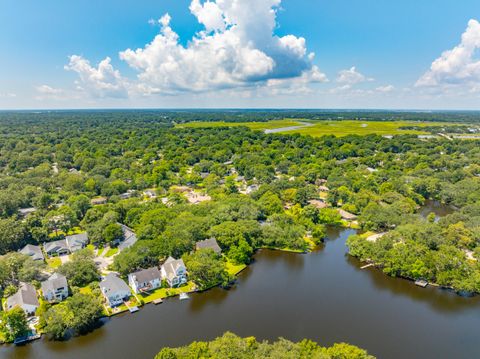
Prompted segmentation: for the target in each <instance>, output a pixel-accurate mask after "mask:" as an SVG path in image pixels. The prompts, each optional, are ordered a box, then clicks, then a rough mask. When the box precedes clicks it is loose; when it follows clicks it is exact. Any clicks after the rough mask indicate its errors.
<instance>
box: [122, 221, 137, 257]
mask: <svg viewBox="0 0 480 359" xmlns="http://www.w3.org/2000/svg"><path fill="white" fill-rule="evenodd" d="M119 224H120V226H121V227H122V230H123V241H122V242H121V243H120V244H119V245H118V250H119V251H123V250H124V249H125V248H129V247H131V246H133V245H134V244H135V243H136V242H137V235H136V234H135V232H134V231H133V229H131V228H128V227H127V226H126V225H124V224H121V223H119Z"/></svg>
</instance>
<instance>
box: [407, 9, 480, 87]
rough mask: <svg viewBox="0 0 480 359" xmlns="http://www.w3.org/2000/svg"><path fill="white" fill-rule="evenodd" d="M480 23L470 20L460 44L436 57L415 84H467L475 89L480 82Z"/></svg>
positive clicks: (433, 85) (432, 85) (435, 85)
mask: <svg viewBox="0 0 480 359" xmlns="http://www.w3.org/2000/svg"><path fill="white" fill-rule="evenodd" d="M479 49H480V23H479V22H478V21H477V20H473V19H472V20H470V21H469V22H468V26H467V29H466V30H465V32H464V33H463V35H462V39H461V42H460V44H458V45H457V46H455V47H454V48H453V49H451V50H448V51H445V52H444V53H443V54H442V55H441V56H440V57H439V58H438V59H436V60H435V61H434V62H433V63H432V65H431V67H430V70H429V71H427V72H426V73H425V74H424V75H423V76H422V77H421V78H420V79H419V80H418V81H417V83H416V84H415V86H416V87H452V86H466V87H469V88H471V89H472V90H474V89H475V88H476V87H478V84H479V82H480V59H479V58H478V50H479Z"/></svg>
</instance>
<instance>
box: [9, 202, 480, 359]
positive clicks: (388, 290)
mask: <svg viewBox="0 0 480 359" xmlns="http://www.w3.org/2000/svg"><path fill="white" fill-rule="evenodd" d="M430 211H431V210H429V211H427V213H428V212H430ZM435 211H436V212H437V213H438V214H439V215H441V214H444V213H440V211H437V210H435ZM441 211H443V209H441ZM352 233H354V231H353V230H330V231H329V233H328V237H329V240H328V241H327V242H326V244H325V246H323V247H322V248H319V249H318V250H317V251H315V252H313V253H310V254H306V255H298V254H289V253H282V252H273V251H261V252H259V253H258V254H257V255H256V256H255V263H253V264H252V265H251V266H250V267H249V268H248V269H247V270H246V271H245V272H244V273H243V274H242V275H241V276H240V278H239V280H238V283H237V285H236V286H235V287H234V288H233V289H231V290H229V291H225V290H222V289H214V290H211V291H209V292H206V293H202V294H195V295H192V296H191V299H190V300H189V301H182V302H180V301H179V300H178V299H171V300H167V301H166V302H165V303H164V304H162V305H159V306H154V305H147V306H146V307H144V308H143V309H142V310H141V311H140V312H138V313H135V314H125V315H122V316H120V317H116V318H112V319H109V320H107V321H106V323H105V325H103V326H102V327H101V328H100V329H98V330H96V331H94V332H93V333H91V334H89V335H86V336H82V337H78V338H74V339H72V340H70V341H67V342H50V341H48V340H44V339H42V340H40V341H37V342H35V343H32V344H30V345H26V346H23V347H14V346H9V347H2V348H1V349H0V357H1V358H2V359H3V358H5V359H7V358H48V359H50V358H62V359H64V358H88V359H92V358H117V359H122V358H152V357H153V356H154V355H155V354H156V353H157V352H158V351H159V349H160V348H161V347H162V346H178V345H183V344H187V343H189V342H191V341H193V340H209V339H212V338H215V337H216V336H219V335H221V334H222V333H223V332H225V331H227V330H230V331H233V332H235V333H237V334H239V335H241V336H250V335H253V336H256V337H257V338H259V339H269V340H273V339H276V338H277V337H280V336H283V337H286V338H289V339H291V340H294V341H296V340H300V339H302V338H310V339H313V340H316V341H318V342H320V343H321V344H323V345H330V344H332V343H334V342H340V341H346V342H349V343H352V344H355V345H358V346H361V347H364V348H366V349H368V350H369V351H370V352H371V353H372V354H374V355H376V356H377V357H379V358H402V359H404V358H422V359H423V358H426V359H428V358H435V359H439V358H456V359H462V358H465V359H467V358H468V359H471V358H480V332H479V328H480V298H479V297H475V298H462V297H459V296H456V295H455V294H452V293H450V292H447V291H443V290H439V289H433V288H427V289H421V288H419V287H416V286H415V285H414V284H413V283H411V282H408V281H405V280H401V279H394V278H388V277H386V276H384V275H383V274H382V273H380V272H379V271H376V270H374V269H366V270H361V269H360V266H361V264H360V263H358V261H356V260H355V259H352V258H350V257H348V256H347V255H346V247H345V240H346V239H347V237H348V236H349V235H350V234H352Z"/></svg>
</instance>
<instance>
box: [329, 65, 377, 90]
mask: <svg viewBox="0 0 480 359" xmlns="http://www.w3.org/2000/svg"><path fill="white" fill-rule="evenodd" d="M373 80H374V79H373V78H369V77H366V76H365V75H363V74H361V73H360V72H358V71H357V68H356V67H355V66H352V67H351V68H350V69H348V70H342V71H340V72H339V73H338V77H337V82H338V83H339V84H344V85H350V86H352V85H356V84H359V83H362V82H367V81H373Z"/></svg>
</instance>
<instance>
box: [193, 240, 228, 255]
mask: <svg viewBox="0 0 480 359" xmlns="http://www.w3.org/2000/svg"><path fill="white" fill-rule="evenodd" d="M195 248H196V249H197V250H200V249H213V251H214V252H215V253H221V252H222V249H221V248H220V246H219V245H218V243H217V240H216V239H215V238H209V239H205V240H204V241H199V242H197V243H196V244H195Z"/></svg>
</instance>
